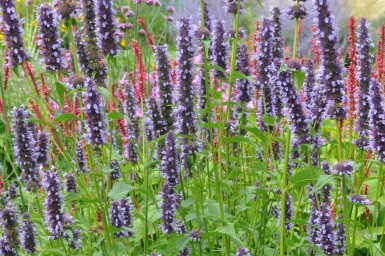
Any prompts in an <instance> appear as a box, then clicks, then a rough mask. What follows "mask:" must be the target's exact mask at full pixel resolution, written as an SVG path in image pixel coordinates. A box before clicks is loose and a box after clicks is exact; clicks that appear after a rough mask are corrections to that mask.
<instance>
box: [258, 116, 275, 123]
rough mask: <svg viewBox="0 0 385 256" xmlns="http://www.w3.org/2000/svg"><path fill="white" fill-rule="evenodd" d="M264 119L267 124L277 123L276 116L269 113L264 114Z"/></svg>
mask: <svg viewBox="0 0 385 256" xmlns="http://www.w3.org/2000/svg"><path fill="white" fill-rule="evenodd" d="M261 118H262V121H263V122H264V123H265V124H266V125H274V124H275V120H274V117H272V116H270V115H268V114H264V115H263V116H262V117H261Z"/></svg>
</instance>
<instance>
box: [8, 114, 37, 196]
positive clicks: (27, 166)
mask: <svg viewBox="0 0 385 256" xmlns="http://www.w3.org/2000/svg"><path fill="white" fill-rule="evenodd" d="M12 114H13V133H14V137H15V139H14V146H13V148H14V153H15V156H16V163H17V164H18V165H19V166H20V169H21V179H22V180H23V181H24V182H25V184H26V189H27V190H32V189H35V188H38V187H39V177H38V164H37V162H36V147H35V145H36V141H35V136H34V131H32V130H31V129H30V127H29V123H28V121H27V118H29V117H30V113H29V112H28V111H27V110H25V109H24V107H19V108H15V109H14V110H13V112H12Z"/></svg>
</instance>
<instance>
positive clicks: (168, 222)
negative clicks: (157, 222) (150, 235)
mask: <svg viewBox="0 0 385 256" xmlns="http://www.w3.org/2000/svg"><path fill="white" fill-rule="evenodd" d="M161 197H162V202H161V204H160V208H161V209H162V226H161V228H162V231H163V233H164V234H171V233H172V232H174V230H175V229H174V222H175V212H176V210H177V209H178V207H179V204H180V197H179V196H178V195H176V194H175V191H174V188H173V187H172V186H171V185H170V184H168V183H167V182H166V183H164V184H163V187H162V192H161Z"/></svg>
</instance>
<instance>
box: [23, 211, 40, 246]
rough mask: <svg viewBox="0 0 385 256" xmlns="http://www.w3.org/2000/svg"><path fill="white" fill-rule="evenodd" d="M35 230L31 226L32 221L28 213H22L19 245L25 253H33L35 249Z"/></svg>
mask: <svg viewBox="0 0 385 256" xmlns="http://www.w3.org/2000/svg"><path fill="white" fill-rule="evenodd" d="M35 235H36V231H35V228H34V226H33V223H32V221H31V220H30V216H29V213H27V212H26V213H24V215H23V224H22V227H21V234H20V237H21V241H22V242H21V246H22V247H23V249H24V251H26V252H27V253H34V252H35V251H36V240H35Z"/></svg>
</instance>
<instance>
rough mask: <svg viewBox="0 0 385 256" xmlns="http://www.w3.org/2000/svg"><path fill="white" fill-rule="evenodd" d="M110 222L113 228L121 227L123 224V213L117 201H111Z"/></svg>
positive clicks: (116, 234)
mask: <svg viewBox="0 0 385 256" xmlns="http://www.w3.org/2000/svg"><path fill="white" fill-rule="evenodd" d="M110 223H111V226H113V227H114V228H122V227H123V224H124V220H123V214H122V211H121V208H120V202H119V201H113V202H112V203H111V208H110ZM114 235H115V237H120V236H121V233H120V232H118V233H115V234H114Z"/></svg>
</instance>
